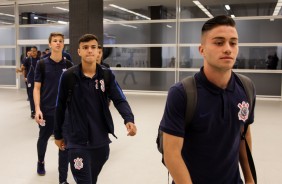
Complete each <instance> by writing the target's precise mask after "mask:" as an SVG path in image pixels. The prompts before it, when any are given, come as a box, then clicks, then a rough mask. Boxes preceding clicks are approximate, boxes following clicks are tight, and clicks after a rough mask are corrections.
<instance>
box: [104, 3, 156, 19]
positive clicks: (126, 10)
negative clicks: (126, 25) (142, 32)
mask: <svg viewBox="0 0 282 184" xmlns="http://www.w3.org/2000/svg"><path fill="white" fill-rule="evenodd" d="M109 6H110V7H113V8H117V9H119V10H122V11H125V12H128V13H131V14H134V15H137V16H139V17H142V18H144V19H147V20H151V18H150V17H147V16H145V15H142V14H140V13H137V12H134V11H131V10H128V9H126V8H123V7H121V6H117V5H115V4H109Z"/></svg>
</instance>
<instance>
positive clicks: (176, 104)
mask: <svg viewBox="0 0 282 184" xmlns="http://www.w3.org/2000/svg"><path fill="white" fill-rule="evenodd" d="M186 102H187V97H186V93H185V90H184V88H183V85H182V83H177V84H175V85H174V86H172V87H171V88H170V90H169V92H168V96H167V101H166V105H165V110H164V114H163V117H162V120H161V123H160V130H162V131H163V132H165V133H168V134H171V135H174V136H178V137H184V135H185V112H186Z"/></svg>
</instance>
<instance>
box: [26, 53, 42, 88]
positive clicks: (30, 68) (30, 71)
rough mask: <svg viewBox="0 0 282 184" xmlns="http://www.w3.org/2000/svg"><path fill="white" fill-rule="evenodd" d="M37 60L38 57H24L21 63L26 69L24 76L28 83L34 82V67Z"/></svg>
mask: <svg viewBox="0 0 282 184" xmlns="http://www.w3.org/2000/svg"><path fill="white" fill-rule="evenodd" d="M38 60H39V58H33V57H28V58H26V59H25V61H24V63H23V65H24V67H25V70H26V75H27V76H26V77H27V80H28V83H33V82H34V70H35V67H36V63H37V61H38Z"/></svg>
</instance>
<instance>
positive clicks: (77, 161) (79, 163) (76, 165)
mask: <svg viewBox="0 0 282 184" xmlns="http://www.w3.org/2000/svg"><path fill="white" fill-rule="evenodd" d="M73 161H74V168H75V169H77V170H80V169H82V168H83V162H82V161H83V159H82V158H78V157H77V158H76V159H74V160H73Z"/></svg>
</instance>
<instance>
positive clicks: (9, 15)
mask: <svg viewBox="0 0 282 184" xmlns="http://www.w3.org/2000/svg"><path fill="white" fill-rule="evenodd" d="M0 15H4V16H8V17H15V15H11V14H6V13H0Z"/></svg>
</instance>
